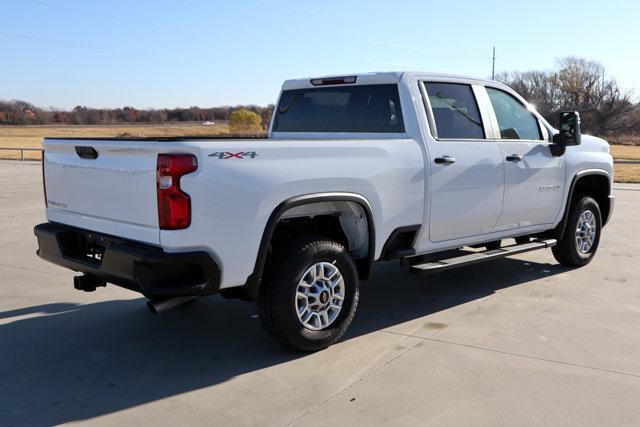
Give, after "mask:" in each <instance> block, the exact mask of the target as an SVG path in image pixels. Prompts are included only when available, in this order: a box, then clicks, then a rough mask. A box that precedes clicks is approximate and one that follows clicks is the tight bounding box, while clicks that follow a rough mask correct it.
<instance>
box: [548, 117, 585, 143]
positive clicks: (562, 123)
mask: <svg viewBox="0 0 640 427" xmlns="http://www.w3.org/2000/svg"><path fill="white" fill-rule="evenodd" d="M558 129H559V130H560V132H559V133H556V134H555V135H553V143H554V144H559V145H564V146H567V145H580V142H581V138H580V114H578V112H577V111H560V112H559V113H558Z"/></svg>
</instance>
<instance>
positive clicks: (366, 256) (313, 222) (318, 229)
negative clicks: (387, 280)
mask: <svg viewBox="0 0 640 427" xmlns="http://www.w3.org/2000/svg"><path fill="white" fill-rule="evenodd" d="M309 235H313V236H319V237H324V238H327V239H331V240H334V241H336V242H338V243H340V244H342V245H344V247H345V248H346V249H347V250H348V251H349V252H350V253H351V256H353V258H354V260H355V262H356V265H357V266H358V273H359V276H360V278H361V279H366V278H367V274H368V270H369V269H368V267H369V261H370V258H372V255H373V254H370V253H369V252H370V251H373V248H371V247H370V244H369V243H370V239H371V237H372V236H370V235H369V218H368V215H367V213H366V211H365V209H364V208H363V207H362V206H361V205H360V204H358V203H355V202H350V201H327V202H318V203H309V204H306V205H301V206H296V207H294V208H291V209H289V210H287V211H286V212H284V213H283V215H282V216H281V217H280V219H279V220H278V222H277V224H276V226H275V229H274V231H273V234H272V237H271V240H270V242H269V252H268V255H267V261H266V265H269V262H270V261H271V260H272V259H273V255H274V254H277V253H278V252H279V251H280V250H282V249H284V248H285V247H286V246H287V245H288V243H289V242H291V241H292V240H294V239H296V238H298V237H302V236H309Z"/></svg>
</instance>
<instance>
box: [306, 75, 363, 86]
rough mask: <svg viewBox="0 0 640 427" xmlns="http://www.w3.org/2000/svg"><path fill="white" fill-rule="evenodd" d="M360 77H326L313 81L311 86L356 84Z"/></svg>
mask: <svg viewBox="0 0 640 427" xmlns="http://www.w3.org/2000/svg"><path fill="white" fill-rule="evenodd" d="M357 78H358V76H344V77H325V78H322V79H311V80H310V81H311V84H312V85H314V86H325V85H347V84H353V83H355V82H356V79H357Z"/></svg>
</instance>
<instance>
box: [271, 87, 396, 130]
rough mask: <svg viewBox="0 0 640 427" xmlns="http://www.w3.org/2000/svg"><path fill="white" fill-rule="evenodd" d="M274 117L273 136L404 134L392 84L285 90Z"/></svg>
mask: <svg viewBox="0 0 640 427" xmlns="http://www.w3.org/2000/svg"><path fill="white" fill-rule="evenodd" d="M275 114H276V117H275V121H274V124H273V131H274V132H363V133H403V132H404V122H403V120H402V111H401V110H400V98H399V96H398V87H397V85H395V84H381V85H361V86H332V87H323V88H309V89H295V90H286V91H284V92H282V96H281V97H280V103H279V104H278V107H277V108H276V110H275Z"/></svg>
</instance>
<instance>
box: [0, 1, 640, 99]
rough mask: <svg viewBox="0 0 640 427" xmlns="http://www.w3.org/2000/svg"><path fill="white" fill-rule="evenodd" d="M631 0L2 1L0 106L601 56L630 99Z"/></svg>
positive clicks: (207, 92)
mask: <svg viewBox="0 0 640 427" xmlns="http://www.w3.org/2000/svg"><path fill="white" fill-rule="evenodd" d="M639 42H640V2H637V1H631V0H627V1H616V0H609V1H607V2H606V3H604V2H598V1H588V0H582V1H575V0H562V1H559V0H538V1H536V2H526V3H525V2H522V3H520V2H516V1H514V0H510V1H502V0H499V1H477V0H476V1H463V0H448V1H437V2H434V1H424V0H423V1H420V0H395V1H390V0H368V1H365V0H353V1H346V0H337V1H336V0H323V1H307V0H299V1H295V0H226V1H214V0H104V1H96V0H84V1H81V0H0V99H21V100H25V101H29V102H32V103H34V104H36V105H37V106H41V107H50V106H55V107H61V108H73V107H74V106H76V105H86V106H90V107H122V106H125V105H128V106H133V107H136V108H149V107H151V108H165V107H166V108H171V107H187V106H192V105H198V106H201V107H210V106H219V105H239V104H258V105H267V104H269V103H273V102H275V99H276V97H277V95H278V91H279V89H280V86H281V84H282V82H283V81H284V80H286V79H290V78H300V77H309V76H319V75H344V74H353V73H360V72H371V71H402V70H421V71H433V72H447V73H456V74H464V75H472V76H478V77H490V76H491V62H492V61H491V56H492V47H493V46H496V50H497V59H496V72H502V71H512V70H519V71H525V70H531V69H553V67H554V65H555V61H556V59H557V58H560V57H563V56H567V55H576V56H581V57H585V58H588V59H593V60H597V61H599V62H601V63H602V64H603V65H604V66H605V68H606V71H607V72H608V73H609V74H610V75H611V76H613V77H615V78H616V79H617V80H618V82H619V83H620V85H621V86H622V87H623V88H627V89H634V88H635V89H636V91H635V92H636V94H640V72H638V70H640V47H639V45H638V43H639Z"/></svg>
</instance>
